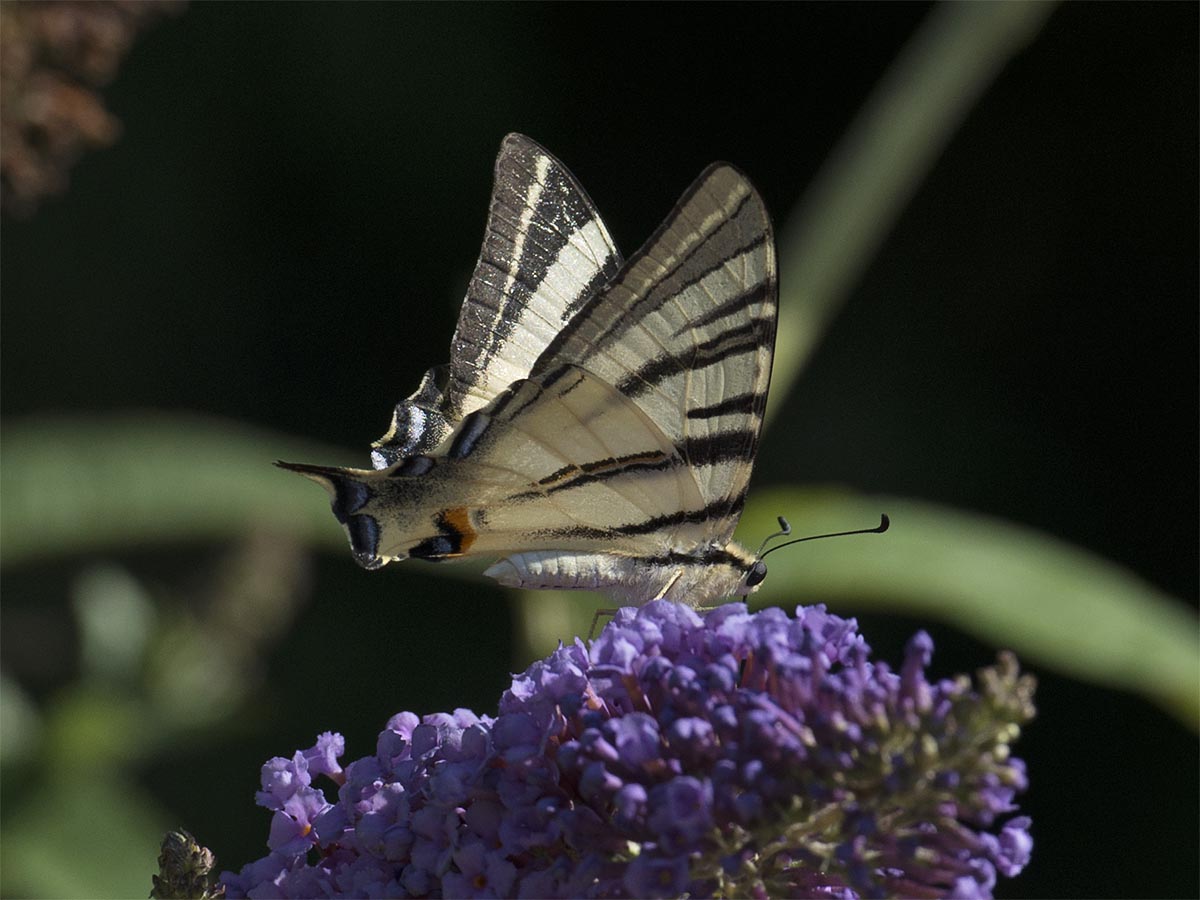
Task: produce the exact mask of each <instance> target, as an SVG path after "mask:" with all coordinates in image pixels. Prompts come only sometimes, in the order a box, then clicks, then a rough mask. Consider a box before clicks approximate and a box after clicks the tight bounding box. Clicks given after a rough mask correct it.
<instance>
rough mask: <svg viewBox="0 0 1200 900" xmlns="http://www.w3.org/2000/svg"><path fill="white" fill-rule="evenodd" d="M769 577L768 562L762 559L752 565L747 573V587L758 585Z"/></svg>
mask: <svg viewBox="0 0 1200 900" xmlns="http://www.w3.org/2000/svg"><path fill="white" fill-rule="evenodd" d="M766 577H767V564H766V563H765V562H763V561H762V560H761V559H760V560H759V561H758V562H756V563H755V564H754V565H752V566H751V567H750V571H749V572H747V573H746V587H757V586H758V585H760V584H762V582H763V579H764V578H766Z"/></svg>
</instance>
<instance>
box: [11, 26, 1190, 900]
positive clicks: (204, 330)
mask: <svg viewBox="0 0 1200 900" xmlns="http://www.w3.org/2000/svg"><path fill="white" fill-rule="evenodd" d="M1022 6H1023V5H1019V4H1004V5H999V4H991V5H985V4H974V5H966V6H963V7H960V8H959V9H960V10H964V9H966V10H974V12H973V13H960V14H959V15H958V16H957V17H956V15H955V14H954V13H947V11H946V10H945V9H942V10H940V11H939V10H936V9H933V8H931V7H929V6H926V5H923V4H917V5H910V4H889V5H865V4H863V5H842V4H838V5H833V4H822V5H807V4H805V5H793V6H769V5H739V6H719V5H700V6H692V5H688V6H684V5H671V6H651V5H638V6H620V5H599V4H595V5H579V6H565V5H554V6H545V5H538V4H522V5H501V4H490V5H476V4H447V5H440V4H439V5H432V4H426V5H409V4H352V5H336V6H335V5H330V4H321V3H310V4H303V5H292V4H215V3H213V4H208V3H206V4H194V5H192V6H191V7H189V8H187V9H186V10H185V11H183V13H182V14H179V15H175V16H171V17H168V18H165V19H163V20H162V21H161V22H159V23H157V24H155V25H153V26H152V27H150V28H148V29H147V30H146V32H145V33H144V35H142V36H141V37H140V38H139V40H138V41H137V42H136V43H135V44H134V46H133V47H132V49H131V51H130V53H129V55H128V57H127V58H126V60H125V62H124V64H123V65H122V67H121V70H120V72H119V75H118V77H117V78H116V80H115V81H114V82H113V84H111V86H109V87H108V88H106V89H105V90H104V92H103V96H104V99H105V102H106V104H107V106H108V107H109V109H110V110H111V111H112V112H113V113H114V114H115V115H116V116H117V117H118V118H119V119H120V121H121V123H122V128H123V132H122V134H121V136H120V138H119V140H118V141H117V143H116V144H115V145H114V146H113V147H112V148H110V149H107V150H103V151H99V152H94V153H91V154H88V155H86V156H84V157H83V159H82V160H81V161H80V162H79V164H78V165H77V166H75V167H74V168H73V170H72V171H71V175H70V187H69V189H68V190H67V191H66V192H65V193H64V194H62V195H61V196H59V197H55V198H52V199H49V200H47V201H45V202H43V203H42V204H41V206H40V207H39V208H37V209H36V211H34V212H33V213H32V214H29V215H24V216H19V217H18V216H6V217H5V218H4V221H3V228H2V230H0V254H2V266H0V294H2V302H3V319H2V329H0V340H2V354H0V376H2V382H0V383H2V388H3V392H2V397H0V414H2V416H3V419H2V429H0V439H2V442H3V443H2V452H3V456H2V468H0V513H2V521H0V524H2V529H0V538H2V543H0V562H2V563H3V569H2V570H0V574H2V577H3V609H2V616H3V619H2V626H3V627H2V629H0V654H2V658H3V667H2V669H3V680H2V681H0V713H2V720H0V738H2V740H0V752H2V754H3V755H2V757H0V762H2V764H3V765H2V768H0V792H2V794H3V805H2V808H0V812H2V821H0V853H2V854H3V860H2V870H0V871H2V879H3V880H2V882H0V891H2V892H3V894H4V895H5V896H14V897H15V896H47V897H48V896H144V895H145V893H146V892H147V891H148V890H149V877H150V873H151V872H152V871H153V870H154V860H155V857H156V856H157V842H158V839H159V838H160V836H161V832H162V831H163V830H165V829H166V828H169V827H176V826H180V825H182V826H184V827H186V828H188V829H190V830H191V831H192V832H193V833H195V834H196V836H197V837H198V838H199V839H200V840H201V841H202V842H204V843H206V844H207V845H208V846H210V847H211V848H212V849H213V850H214V851H215V852H216V853H217V855H218V857H219V859H220V862H221V863H222V864H223V865H225V866H229V867H235V868H236V867H238V866H240V865H241V864H243V863H244V862H247V861H249V860H251V859H254V858H257V857H259V856H261V855H262V854H263V853H265V850H266V847H265V841H266V834H267V824H268V821H269V817H268V814H267V813H266V812H265V811H263V810H260V809H258V808H257V807H255V806H254V805H253V793H254V791H255V789H256V788H257V786H258V769H259V766H260V765H261V764H262V762H263V761H264V760H266V759H267V758H268V757H270V756H273V755H290V754H291V753H292V752H293V751H294V750H295V749H296V748H298V747H305V746H309V745H310V744H311V743H312V741H313V738H314V737H315V736H316V734H317V733H319V732H321V731H324V730H329V729H332V730H337V731H341V732H342V733H343V734H345V735H346V738H347V745H348V753H347V756H348V758H351V759H352V758H356V757H359V756H362V755H364V754H366V753H368V752H370V751H371V750H372V748H373V746H374V739H375V735H376V733H377V732H378V731H379V729H380V728H381V727H382V726H383V723H384V722H385V721H386V719H387V718H388V717H389V716H390V715H392V714H393V713H395V712H397V711H399V710H402V709H410V710H413V711H416V712H418V713H428V712H435V711H440V710H447V709H452V708H454V707H456V706H466V707H471V708H473V709H475V710H477V711H479V712H494V710H495V703H496V699H497V697H498V695H499V693H500V691H501V690H502V689H503V688H504V687H505V686H506V684H507V681H508V673H509V672H511V671H513V670H519V669H521V668H523V667H524V666H525V665H526V664H527V663H528V662H529V661H530V660H531V659H532V658H534V656H535V655H540V654H542V653H544V652H546V651H547V650H548V649H550V647H552V646H553V640H554V639H555V638H556V637H560V636H561V637H563V638H567V639H569V637H570V636H571V635H572V634H574V633H575V631H574V629H575V628H576V627H577V626H576V625H575V623H576V622H578V621H583V622H584V623H585V625H584V627H586V621H587V619H589V618H590V609H591V608H592V606H594V605H595V604H594V603H593V602H592V601H591V600H590V599H589V600H587V601H584V600H583V599H581V598H579V597H566V598H564V597H562V596H560V595H536V596H533V597H519V598H514V597H512V596H510V595H507V594H505V593H504V592H502V591H500V590H499V589H497V588H495V587H493V586H491V585H489V584H484V583H483V581H482V580H480V579H476V578H474V577H473V573H477V572H478V571H479V569H480V567H479V566H474V567H472V566H466V567H447V568H435V567H432V566H427V565H422V564H420V563H416V562H413V563H406V564H401V565H395V566H389V567H387V568H385V569H384V570H382V571H381V572H376V573H368V572H364V571H362V570H360V569H358V568H357V567H356V566H355V565H354V563H353V562H352V561H351V559H350V555H349V553H348V552H347V551H346V549H345V547H344V540H343V537H342V535H341V531H340V529H339V528H338V527H337V525H336V523H335V522H334V521H333V519H332V517H331V516H330V515H329V513H328V507H327V504H326V501H325V498H324V496H323V495H322V494H321V492H319V491H318V490H317V489H316V488H314V487H312V486H311V485H307V484H304V483H301V481H300V480H299V479H295V478H294V477H291V476H288V475H287V474H286V473H282V472H279V471H277V470H275V469H273V468H272V467H271V466H270V463H271V461H272V460H273V459H275V458H278V457H283V458H290V459H299V460H303V461H309V462H327V463H338V462H342V463H358V464H365V460H366V448H367V445H368V444H369V443H370V441H371V440H373V439H375V438H376V437H378V436H379V435H380V434H382V432H383V431H384V430H385V428H386V427H387V424H388V419H389V416H390V410H391V407H392V404H394V402H395V401H396V400H397V399H399V398H400V397H402V396H405V395H407V394H408V393H410V392H411V391H412V390H413V389H414V388H415V386H416V384H417V380H418V379H419V377H420V375H421V374H422V373H423V372H424V371H425V369H426V368H428V367H429V366H431V365H434V364H437V363H440V362H443V361H445V358H446V354H447V347H448V344H449V339H450V334H451V332H452V329H453V325H454V321H455V318H456V316H457V311H458V305H459V302H460V301H461V298H462V294H463V290H464V288H465V284H466V279H467V277H468V275H469V273H470V271H471V268H472V266H473V263H474V261H475V257H476V255H477V253H478V247H479V240H480V236H481V233H482V228H483V222H484V217H485V215H486V211H487V201H488V192H489V190H490V185H491V167H492V161H493V159H494V156H495V152H496V149H497V147H498V145H499V142H500V139H501V138H502V137H503V135H504V134H505V133H507V132H509V131H523V132H525V133H527V134H529V135H531V136H532V137H534V138H535V139H536V140H538V141H540V142H542V143H543V144H545V145H546V146H547V147H548V148H549V149H550V150H551V151H552V152H554V153H555V154H556V155H557V156H559V157H560V158H561V159H562V160H563V161H564V162H565V163H566V164H567V165H568V167H570V168H571V169H572V171H574V172H575V174H576V175H577V176H578V177H579V179H580V181H581V182H582V183H583V184H584V186H585V187H586V188H587V190H588V191H589V193H590V194H591V196H592V198H593V200H594V201H595V202H596V204H597V206H598V207H599V208H600V209H601V211H602V212H603V214H604V216H605V218H606V220H607V222H608V224H609V227H610V229H611V230H612V232H613V235H614V237H615V239H616V241H617V243H618V245H619V246H620V247H621V248H622V249H623V251H624V252H625V253H626V254H627V255H628V254H629V253H631V252H633V250H635V249H636V248H637V246H638V245H639V244H640V242H641V241H642V240H643V239H644V238H645V237H646V236H647V235H649V233H650V232H651V231H652V230H653V229H654V227H655V226H656V225H657V224H658V222H659V221H660V220H661V219H662V217H663V216H664V215H665V214H666V212H667V211H668V210H669V209H670V208H671V205H672V204H673V203H674V201H675V199H676V198H677V196H678V195H679V193H680V192H681V191H682V190H683V189H684V188H685V187H686V186H687V185H688V183H689V182H690V181H691V179H692V178H693V177H694V176H695V175H696V174H697V173H698V172H699V171H700V169H701V168H702V167H703V166H704V165H706V164H707V163H709V162H711V161H713V160H714V159H727V160H729V161H731V162H734V163H736V164H737V165H739V166H740V167H741V168H743V169H744V170H745V171H746V172H748V173H749V174H750V176H751V177H752V178H753V180H754V181H755V183H756V184H757V186H758V187H759V189H760V190H761V191H762V193H763V194H764V196H765V197H766V198H767V201H768V203H769V205H770V206H771V207H772V209H773V210H774V213H775V216H776V219H777V222H778V227H779V232H780V249H781V256H782V279H783V282H782V284H783V287H782V290H783V296H782V303H781V307H782V312H781V315H782V316H783V317H784V318H785V321H784V322H783V323H782V327H784V328H785V329H786V330H785V331H781V345H780V360H779V362H778V363H777V372H776V381H775V384H774V385H773V391H774V392H773V397H772V401H773V413H774V417H773V421H772V422H771V423H770V428H769V430H768V433H767V434H766V437H765V440H764V442H763V444H762V447H761V451H760V456H759V460H758V464H757V468H756V472H755V479H754V490H753V492H752V497H751V507H750V509H749V510H748V512H747V515H746V519H745V521H744V522H743V526H744V527H743V529H742V531H741V532H740V534H742V535H743V536H744V539H745V541H746V542H747V543H749V544H751V545H753V544H755V543H756V542H757V540H758V539H760V538H761V536H762V535H763V534H765V533H766V529H767V528H768V526H769V523H770V522H772V521H773V516H775V515H777V514H781V513H782V514H784V515H787V516H788V517H789V518H791V519H792V521H793V524H794V525H796V526H797V530H798V531H800V532H802V533H813V532H815V531H824V530H835V529H840V528H847V527H856V526H861V525H867V524H870V523H871V521H872V520H873V519H872V517H873V516H874V515H877V514H878V512H879V511H881V510H886V511H888V512H889V513H890V514H891V515H892V518H893V523H894V524H893V530H892V532H890V533H889V534H888V535H887V536H884V537H871V538H855V539H849V540H846V541H829V542H820V543H816V544H810V545H806V546H805V547H803V548H799V547H798V548H794V549H792V550H789V551H785V552H783V553H779V554H776V555H774V556H772V574H771V578H769V579H768V582H767V585H766V586H765V588H764V592H763V595H762V600H763V602H777V603H784V604H786V603H791V604H793V605H794V604H795V603H799V602H805V603H811V602H821V601H827V602H829V603H830V605H831V606H832V607H833V608H834V609H835V611H837V612H839V613H841V614H843V615H851V616H857V617H858V618H859V620H860V622H861V623H862V627H863V631H864V633H865V635H866V637H867V639H868V641H869V642H870V643H871V644H872V646H873V647H874V648H875V650H876V652H877V654H878V655H880V656H881V657H883V658H887V659H891V660H897V659H898V658H899V655H900V651H901V648H902V647H903V644H904V641H905V640H906V639H907V638H908V636H909V635H910V634H911V633H912V632H913V631H914V630H916V629H917V628H926V629H928V630H930V631H931V632H932V633H933V635H934V638H935V641H936V643H937V653H936V655H935V658H934V671H935V672H936V673H937V674H941V675H949V674H952V673H955V672H960V671H973V670H975V669H976V668H978V667H980V666H982V665H985V664H987V663H990V662H991V661H992V659H993V658H994V653H995V649H996V648H998V647H1012V648H1013V649H1015V650H1017V652H1018V653H1019V654H1020V655H1021V657H1022V659H1023V661H1024V663H1025V664H1026V665H1027V666H1028V667H1029V668H1030V669H1032V670H1033V671H1035V672H1036V673H1037V675H1038V678H1039V682H1040V689H1039V692H1038V706H1039V711H1040V713H1039V717H1038V719H1037V720H1036V721H1035V723H1034V724H1033V726H1032V727H1030V728H1029V729H1028V731H1027V733H1026V735H1025V736H1024V737H1023V739H1022V741H1021V743H1020V744H1019V752H1020V754H1021V755H1022V756H1023V757H1024V758H1025V759H1026V761H1027V763H1028V766H1029V771H1030V777H1031V783H1032V787H1031V790H1030V792H1029V793H1028V794H1027V795H1026V796H1025V797H1024V798H1023V800H1022V804H1021V805H1022V808H1023V809H1024V810H1026V811H1028V812H1029V813H1030V814H1031V815H1032V816H1033V818H1034V838H1035V842H1036V845H1035V853H1034V858H1033V862H1032V864H1031V865H1030V867H1029V869H1028V870H1027V871H1026V873H1024V874H1023V875H1022V876H1021V877H1020V878H1019V879H1017V880H1015V881H1012V882H1007V883H1003V884H1001V885H1000V887H999V893H1000V895H1001V896H1054V895H1062V896H1111V897H1127V896H1195V895H1196V894H1197V893H1198V892H1200V884H1198V882H1197V869H1198V858H1197V846H1198V844H1200V841H1198V839H1197V838H1198V835H1197V822H1198V817H1200V809H1198V803H1197V797H1198V784H1197V770H1198V763H1200V759H1198V753H1197V741H1196V735H1195V731H1194V726H1195V723H1196V720H1197V715H1198V710H1197V695H1196V691H1197V687H1198V685H1197V678H1198V677H1200V673H1198V669H1197V658H1198V655H1200V654H1198V653H1197V625H1196V622H1197V620H1196V616H1195V612H1194V610H1195V606H1196V603H1197V543H1198V540H1197V539H1198V535H1197V494H1198V485H1197V452H1196V447H1197V442H1196V430H1195V423H1196V409H1197V366H1196V360H1197V353H1196V348H1197V294H1198V290H1197V288H1198V285H1197V244H1198V238H1200V235H1198V234H1197V230H1198V229H1197V150H1196V145H1197V140H1196V139H1197V112H1196V110H1197V106H1198V102H1197V101H1198V97H1197V83H1198V72H1197V31H1198V29H1197V24H1198V17H1200V13H1198V7H1197V6H1196V5H1194V4H1170V5H1168V4H1155V5H1138V6H1134V5H1084V4H1072V5H1066V6H1063V7H1060V8H1057V9H1054V8H1052V7H1050V6H1048V5H1047V6H1042V7H1038V9H1039V10H1040V12H1035V13H1030V12H1029V11H1028V8H1027V9H1026V11H1025V12H1020V11H1019V10H1020V9H1021V7H1022ZM1004 9H1008V10H1009V11H1010V12H1009V13H1008V14H1005V13H1003V12H997V11H998V10H1004ZM1044 14H1049V18H1048V19H1047V20H1046V21H1045V22H1044V24H1043V23H1042V22H1041V21H1040V19H1041V17H1042V16H1043V15H1044ZM1006 15H1007V18H1006ZM971 16H975V17H976V18H974V19H972V18H971ZM976 41H977V42H978V45H976V43H975V42H976ZM905 48H908V49H907V50H906V49H905ZM989 54H990V55H989ZM1010 58H1011V59H1010ZM897 60H901V62H897ZM987 60H992V64H994V66H995V67H996V73H995V80H994V82H993V81H992V80H991V76H992V74H993V73H991V72H990V70H989V68H988V64H982V63H981V61H984V62H985V63H986V61H987ZM1005 60H1010V61H1008V62H1007V65H1003V66H1002V65H1001V64H1002V63H1003V62H1004V61H1005ZM976 64H980V65H979V67H978V68H977V67H976ZM976 93H979V94H980V96H979V97H978V100H977V101H975V99H974V98H975V94H976ZM956 104H958V105H959V106H961V108H962V110H963V111H964V113H965V116H964V117H963V118H962V120H961V122H960V121H959V117H958V116H957V115H955V114H953V110H954V109H955V108H957V107H956ZM896 214H898V218H897V219H896V220H895V221H894V222H893V219H892V217H893V215H896ZM835 309H836V310H837V316H836V318H834V317H833V312H834V311H835ZM801 369H802V370H803V371H801ZM796 376H798V377H796ZM793 378H794V379H795V380H794V383H793ZM446 575H450V576H452V577H449V578H447V577H444V576H446Z"/></svg>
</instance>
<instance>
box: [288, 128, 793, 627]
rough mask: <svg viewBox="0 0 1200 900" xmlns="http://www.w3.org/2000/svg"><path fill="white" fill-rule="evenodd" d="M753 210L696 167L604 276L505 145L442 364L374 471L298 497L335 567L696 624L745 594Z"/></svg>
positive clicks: (558, 204)
mask: <svg viewBox="0 0 1200 900" xmlns="http://www.w3.org/2000/svg"><path fill="white" fill-rule="evenodd" d="M777 284H778V281H777V277H776V261H775V243H774V238H773V233H772V228H771V220H770V218H769V216H768V214H767V211H766V207H765V206H764V204H763V201H762V198H761V197H760V196H759V194H758V192H757V191H756V190H755V189H754V187H753V186H752V185H751V184H750V182H749V181H748V180H747V179H746V177H745V176H744V175H743V174H742V173H741V172H739V171H738V170H737V169H735V168H734V167H733V166H731V165H728V164H726V163H714V164H712V165H710V166H709V167H708V168H706V169H705V170H704V171H703V172H702V173H701V174H700V176H699V177H698V178H697V179H696V180H695V182H693V183H692V185H691V187H689V188H688V189H687V191H685V192H684V194H683V196H682V197H681V198H680V200H679V202H678V203H677V204H676V205H675V208H674V209H673V210H672V211H671V213H670V215H668V216H667V218H666V221H664V222H663V223H662V225H660V226H659V228H658V230H657V231H655V232H654V234H653V235H652V236H651V237H650V239H649V240H648V241H647V242H646V243H645V245H644V246H643V247H642V248H641V249H640V250H639V251H638V252H637V253H635V254H634V255H633V256H632V257H631V258H630V259H629V260H628V261H624V262H623V261H622V259H621V256H620V254H619V252H618V251H617V248H616V246H615V245H614V244H613V241H612V238H611V237H610V236H609V232H608V229H607V227H606V226H605V224H604V221H603V220H602V219H601V218H600V214H599V213H598V212H597V211H596V208H595V206H594V205H593V204H592V201H591V200H590V199H589V198H588V196H587V194H586V193H585V192H584V190H583V188H582V187H581V186H580V185H579V183H578V182H577V181H576V180H575V178H574V176H573V175H571V173H570V172H569V171H568V170H567V169H566V167H565V166H563V164H562V163H560V162H559V161H558V160H557V159H555V158H554V157H553V156H552V155H551V154H550V153H548V152H547V151H546V150H545V149H543V148H542V147H541V146H539V145H538V144H537V143H535V142H534V141H533V140H531V139H530V138H528V137H525V136H523V135H519V134H511V135H509V136H508V137H507V138H505V139H504V141H503V143H502V145H501V148H500V153H499V155H498V157H497V160H496V170H495V184H494V187H493V191H492V199H491V208H490V212H489V215H488V220H487V225H486V229H485V234H484V241H483V248H482V251H481V252H480V256H479V261H478V262H477V263H476V266H475V270H474V272H473V274H472V276H471V280H470V283H469V287H468V290H467V296H466V299H465V300H464V302H463V306H462V310H461V312H460V314H459V319H458V325H457V327H456V329H455V332H454V338H453V341H452V343H451V347H450V363H449V364H448V365H445V366H439V367H437V368H434V369H430V370H429V371H428V372H427V373H426V374H425V377H424V378H423V379H422V380H421V383H420V386H419V387H418V389H417V391H416V392H415V393H414V394H413V395H412V396H410V397H408V398H407V399H406V400H403V401H401V402H400V403H399V404H397V405H396V407H395V410H394V413H393V416H392V423H391V427H390V428H389V430H388V432H387V434H385V435H384V436H383V437H382V438H381V439H380V440H379V441H377V442H376V443H375V444H374V445H373V451H372V454H371V461H372V465H373V466H374V468H373V469H343V468H333V467H327V466H315V465H305V464H299V463H284V462H280V463H279V465H280V466H282V467H284V468H286V469H290V470H292V471H295V472H299V473H300V474H302V475H305V476H307V477H309V478H311V479H312V480H314V481H316V482H318V483H319V484H321V485H322V486H323V487H325V488H326V490H327V491H328V492H329V494H330V497H331V505H332V507H333V512H334V514H335V515H336V517H337V519H338V521H340V522H341V523H342V525H343V526H344V527H345V529H346V532H347V534H348V535H349V538H350V546H351V549H352V550H353V553H354V557H355V559H356V560H357V561H358V562H359V563H360V564H361V565H363V566H365V567H367V568H377V567H379V566H381V565H383V564H384V563H386V562H389V561H391V560H396V559H405V558H409V557H411V558H414V559H425V560H432V561H441V560H453V559H462V558H464V557H476V556H484V555H490V556H495V557H499V558H500V559H499V562H497V563H495V564H494V565H492V566H491V568H489V569H487V570H486V572H485V574H486V575H489V576H491V577H493V578H495V579H497V580H498V581H499V582H500V583H501V584H504V585H508V586H512V587H524V588H559V589H581V590H595V591H600V592H602V593H605V594H608V595H609V596H610V597H611V598H612V599H614V600H616V601H618V602H620V603H631V604H640V603H644V602H646V601H648V600H651V599H654V598H666V599H670V600H677V601H681V602H684V603H687V604H689V605H691V606H706V605H711V604H712V603H715V602H718V601H720V600H723V599H725V598H727V597H730V596H734V595H746V594H749V593H752V592H753V591H754V590H756V589H757V587H758V585H759V584H760V583H761V582H762V580H763V579H764V578H765V577H766V572H767V570H766V565H765V564H764V563H763V561H762V559H761V558H760V557H758V556H756V555H755V554H752V553H750V552H749V551H747V550H746V549H744V548H743V547H741V546H739V545H738V544H736V543H734V542H733V540H732V535H733V530H734V527H735V526H736V525H737V521H738V517H739V516H740V514H741V511H742V507H743V505H744V503H745V499H746V491H747V487H748V484H749V480H750V472H751V469H752V467H753V465H754V456H755V451H756V449H757V446H758V439H759V433H760V430H761V428H762V420H763V411H764V409H765V407H766V402H767V389H768V386H769V384H770V379H771V361H772V356H773V353H774V345H775V320H776V309H777V305H776V304H777V294H778V290H777Z"/></svg>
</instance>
